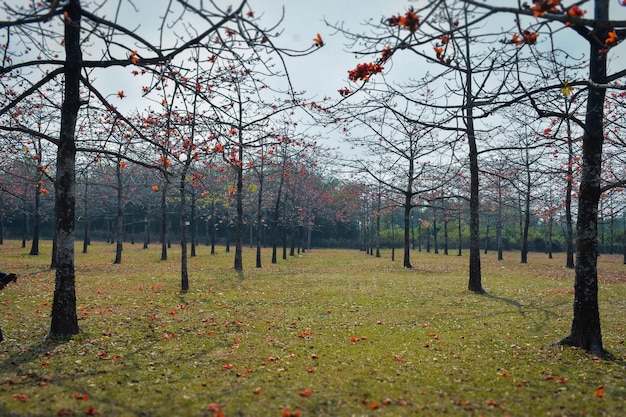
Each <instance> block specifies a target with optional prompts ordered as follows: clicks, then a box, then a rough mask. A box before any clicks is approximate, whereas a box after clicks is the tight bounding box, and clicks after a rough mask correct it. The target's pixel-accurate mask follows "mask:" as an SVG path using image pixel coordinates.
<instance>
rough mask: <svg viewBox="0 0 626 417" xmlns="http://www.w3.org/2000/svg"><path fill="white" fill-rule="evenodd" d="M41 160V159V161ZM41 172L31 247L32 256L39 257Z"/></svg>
mask: <svg viewBox="0 0 626 417" xmlns="http://www.w3.org/2000/svg"><path fill="white" fill-rule="evenodd" d="M40 160H41V159H40ZM41 180H42V176H41V170H40V173H39V174H38V175H37V186H36V187H35V206H34V207H33V217H34V218H33V241H32V243H31V246H30V254H31V255H39V230H40V224H41Z"/></svg>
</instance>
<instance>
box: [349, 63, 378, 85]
mask: <svg viewBox="0 0 626 417" xmlns="http://www.w3.org/2000/svg"><path fill="white" fill-rule="evenodd" d="M383 69H384V68H383V67H382V66H381V65H380V64H376V63H373V62H370V63H367V64H358V65H357V66H356V68H355V69H353V70H350V71H348V79H349V80H350V81H354V82H356V81H359V80H361V81H367V80H369V79H370V77H371V76H372V75H374V74H378V73H379V72H382V71H383Z"/></svg>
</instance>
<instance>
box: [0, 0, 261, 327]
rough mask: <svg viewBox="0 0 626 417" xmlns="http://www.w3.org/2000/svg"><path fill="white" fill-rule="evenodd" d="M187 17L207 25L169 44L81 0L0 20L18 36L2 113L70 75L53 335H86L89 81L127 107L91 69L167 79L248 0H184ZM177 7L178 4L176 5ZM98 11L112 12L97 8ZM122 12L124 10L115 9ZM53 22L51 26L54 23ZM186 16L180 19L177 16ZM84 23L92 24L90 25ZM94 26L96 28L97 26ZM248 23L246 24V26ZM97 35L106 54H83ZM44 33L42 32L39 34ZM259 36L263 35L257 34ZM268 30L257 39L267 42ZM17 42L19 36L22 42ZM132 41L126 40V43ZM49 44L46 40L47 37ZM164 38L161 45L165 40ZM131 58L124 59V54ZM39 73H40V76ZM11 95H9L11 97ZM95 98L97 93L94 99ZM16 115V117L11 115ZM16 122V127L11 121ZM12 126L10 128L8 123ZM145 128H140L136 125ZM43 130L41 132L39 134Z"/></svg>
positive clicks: (9, 50) (59, 182)
mask: <svg viewBox="0 0 626 417" xmlns="http://www.w3.org/2000/svg"><path fill="white" fill-rule="evenodd" d="M178 4H179V6H180V7H181V8H182V12H181V13H183V15H184V14H185V13H188V14H191V15H193V16H195V17H201V18H204V21H205V22H206V23H207V25H206V26H205V30H203V31H202V32H199V33H194V34H193V35H191V36H188V37H186V39H184V40H182V39H179V37H178V36H175V46H173V47H168V46H166V45H163V43H162V41H163V38H161V39H160V40H157V43H152V42H151V41H150V40H149V39H148V38H144V37H142V36H141V35H140V34H138V33H137V31H136V30H133V29H128V28H126V27H124V25H123V24H118V22H112V21H107V20H106V19H104V18H102V17H99V16H97V15H95V14H93V13H91V12H90V11H88V10H84V9H83V8H82V7H81V6H82V5H81V2H80V1H79V0H68V1H66V2H63V3H61V2H58V1H57V2H51V3H50V4H49V5H48V4H43V3H37V4H36V5H34V7H32V8H30V9H28V8H21V9H19V8H17V9H13V8H11V7H10V6H8V5H7V6H5V11H6V13H7V15H8V16H9V20H7V21H2V22H0V28H2V29H4V30H5V31H6V33H10V34H11V37H10V41H9V38H7V41H6V47H5V63H7V64H6V65H5V66H3V68H2V70H0V75H1V76H3V78H4V79H5V80H8V81H10V83H9V82H7V83H3V84H2V88H3V97H4V99H3V100H2V102H1V104H0V117H10V111H11V110H12V109H14V108H15V106H17V105H18V104H19V103H20V102H21V101H22V100H24V99H25V98H27V97H29V96H31V95H33V94H37V93H38V92H39V91H40V90H41V89H42V88H43V87H44V86H46V84H49V83H51V82H53V81H54V80H56V79H57V78H58V77H61V76H62V77H63V87H64V90H63V98H62V100H60V101H61V102H62V104H61V109H60V123H59V126H58V129H59V137H58V140H57V139H54V140H53V141H54V142H56V144H57V162H56V169H57V175H56V183H55V191H56V194H55V216H56V219H55V220H56V239H55V245H56V248H57V249H56V262H55V264H56V279H55V290H54V298H53V305H52V315H51V325H50V332H49V334H48V337H49V338H56V337H66V336H70V335H73V334H76V333H78V331H79V328H78V320H77V314H76V287H75V269H74V236H75V207H76V205H75V196H76V194H75V185H76V171H75V163H76V152H77V146H76V133H77V121H78V116H79V112H80V109H81V106H83V105H84V104H86V102H85V98H84V96H83V94H81V85H82V86H83V87H84V88H85V89H87V90H89V92H90V95H91V96H92V97H93V98H94V100H95V101H97V102H99V103H100V104H102V106H103V107H105V108H106V109H108V110H110V111H112V112H115V113H117V114H119V112H118V111H117V110H116V109H115V107H114V106H112V105H111V104H110V103H109V102H108V100H107V99H106V93H104V94H102V93H101V91H99V90H98V88H97V87H96V86H95V85H94V84H92V82H91V81H90V80H89V76H90V75H89V71H87V70H88V69H92V70H94V71H95V69H107V68H109V69H110V68H112V67H123V66H128V65H139V66H141V67H142V68H144V69H146V70H151V71H154V73H155V74H157V75H158V77H157V78H158V79H161V78H162V76H163V70H164V69H166V68H167V65H168V63H169V62H171V61H172V60H173V59H174V58H176V57H177V56H179V55H181V54H184V53H185V52H186V51H188V50H190V49H193V48H198V47H201V46H202V45H204V43H205V40H206V38H207V36H213V34H215V33H216V31H217V30H218V29H220V28H222V27H223V26H225V25H227V23H228V22H231V21H234V22H236V23H242V22H244V21H247V19H248V20H249V17H250V15H248V16H249V17H246V16H245V15H244V13H243V10H244V7H245V6H246V1H242V2H241V3H240V4H239V6H238V7H236V8H234V9H229V10H226V11H222V10H219V9H218V10H215V11H208V10H203V9H198V8H195V7H192V6H191V5H190V4H189V3H188V2H185V1H180V2H179V3H178ZM170 6H172V4H170ZM96 10H99V11H100V12H104V13H106V10H103V9H100V5H96ZM171 15H172V14H171V13H170V12H167V13H165V17H164V19H165V20H164V21H163V25H162V28H165V27H171V28H173V27H175V26H176V24H181V22H182V21H185V19H184V18H182V16H180V15H179V16H180V17H181V20H175V21H174V22H173V24H172V25H171V26H168V24H167V22H166V20H167V19H169V18H170V17H169V16H171ZM59 16H60V17H61V31H60V32H59V31H57V29H59V26H58V25H57V24H56V22H57V20H56V19H57V18H58V17H59ZM115 16H118V17H119V16H120V14H115ZM51 19H53V20H52V22H51V23H50V24H48V22H49V21H50V20H51ZM176 19H178V17H177V18H176ZM83 25H87V27H86V26H83ZM88 26H91V28H89V27H88ZM238 27H240V26H238ZM83 29H85V33H89V36H90V39H91V40H92V42H97V41H100V42H101V43H100V45H101V46H102V51H103V57H102V59H96V60H93V61H86V60H84V59H83V55H82V52H83V51H82V47H83V44H82V42H81V33H82V30H83ZM34 33H37V34H38V35H36V36H34V35H33V34H34ZM250 33H257V32H250ZM263 36H265V35H264V34H260V37H259V38H258V39H256V42H257V43H260V42H261V41H262V39H263ZM15 39H17V41H15ZM124 39H125V40H126V41H124ZM52 40H56V41H57V42H58V43H57V45H63V49H64V52H65V59H64V60H60V59H58V58H57V55H58V54H59V51H58V50H56V49H55V48H54V47H51V49H47V46H48V45H52V44H51V42H52ZM40 41H41V42H40ZM159 42H161V43H159ZM131 44H135V45H138V48H137V49H140V51H137V50H134V49H131V48H129V45H131ZM25 47H26V48H27V49H28V50H35V51H37V53H36V54H35V55H36V57H35V58H34V59H30V57H31V56H32V55H28V54H22V53H21V51H23V50H24V48H25ZM121 54H122V55H125V56H124V57H123V58H116V57H119V56H120V55H121ZM29 68H30V69H33V73H32V74H29V75H27V76H24V77H22V76H19V75H20V74H22V73H23V71H24V70H25V69H29ZM37 75H39V78H37ZM7 92H9V94H6V93H7ZM117 96H118V97H119V98H120V99H122V98H124V97H125V96H126V94H125V93H124V91H119V92H118V94H117ZM90 98H91V97H90ZM7 115H9V116H7ZM3 125H4V126H8V124H4V123H3ZM3 128H4V127H3ZM136 131H137V132H138V130H136ZM33 133H35V134H36V133H37V132H33Z"/></svg>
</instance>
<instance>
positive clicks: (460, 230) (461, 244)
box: [457, 209, 463, 256]
mask: <svg viewBox="0 0 626 417" xmlns="http://www.w3.org/2000/svg"><path fill="white" fill-rule="evenodd" d="M461 220H462V219H461V210H460V209H459V222H458V224H457V226H458V233H459V252H458V253H457V256H463V224H462V222H461Z"/></svg>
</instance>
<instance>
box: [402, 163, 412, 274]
mask: <svg viewBox="0 0 626 417" xmlns="http://www.w3.org/2000/svg"><path fill="white" fill-rule="evenodd" d="M411 165H412V164H411ZM411 188H412V187H411V186H409V189H407V191H408V192H407V193H406V195H405V198H404V239H403V243H404V259H403V266H404V267H405V268H413V265H411V196H412V190H411Z"/></svg>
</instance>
